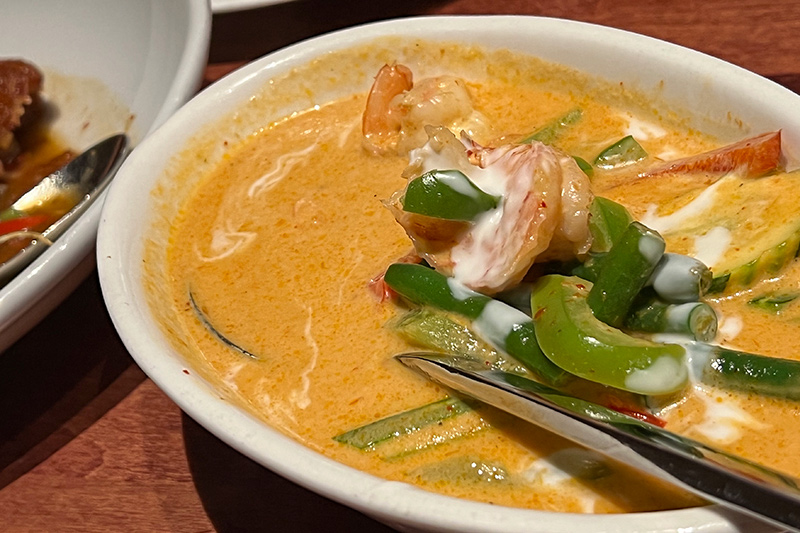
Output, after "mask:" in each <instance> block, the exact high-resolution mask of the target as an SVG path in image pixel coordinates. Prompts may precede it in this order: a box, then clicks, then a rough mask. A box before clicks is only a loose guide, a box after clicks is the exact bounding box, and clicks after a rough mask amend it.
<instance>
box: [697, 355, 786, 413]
mask: <svg viewBox="0 0 800 533" xmlns="http://www.w3.org/2000/svg"><path fill="white" fill-rule="evenodd" d="M706 349H707V350H708V353H709V355H708V357H707V358H706V357H701V358H700V359H701V363H702V373H701V379H702V380H703V381H706V382H710V383H713V384H716V385H721V386H723V387H727V388H732V389H739V390H744V391H748V392H755V393H757V394H763V395H767V396H776V397H779V398H784V399H788V400H800V361H794V360H791V359H779V358H776V357H767V356H764V355H757V354H751V353H746V352H739V351H736V350H729V349H727V348H721V347H719V346H706Z"/></svg>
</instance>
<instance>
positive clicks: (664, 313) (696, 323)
mask: <svg viewBox="0 0 800 533" xmlns="http://www.w3.org/2000/svg"><path fill="white" fill-rule="evenodd" d="M625 327H626V328H627V329H630V330H633V331H644V332H648V333H680V334H683V335H688V336H690V337H691V338H692V339H693V340H698V341H703V342H708V341H711V340H713V339H714V337H715V336H716V334H717V314H716V313H715V312H714V310H713V309H712V308H711V306H709V305H708V304H707V303H705V302H687V303H681V304H671V303H667V302H665V301H663V300H660V299H659V298H657V297H656V296H655V295H649V296H647V295H643V296H641V297H640V298H637V301H636V302H635V303H634V306H633V308H632V309H631V312H630V314H629V315H628V316H627V317H626V318H625Z"/></svg>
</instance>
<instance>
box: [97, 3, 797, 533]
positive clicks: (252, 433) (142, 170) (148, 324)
mask: <svg viewBox="0 0 800 533" xmlns="http://www.w3.org/2000/svg"><path fill="white" fill-rule="evenodd" d="M510 25H522V26H524V27H525V29H526V30H529V31H533V30H536V31H546V32H560V31H565V30H567V31H569V32H576V33H579V34H580V35H582V37H581V39H582V40H586V39H590V40H591V39H617V40H619V41H620V45H624V46H628V45H638V46H639V48H640V49H644V51H645V52H647V53H650V54H663V55H664V56H665V57H667V58H670V60H673V61H675V60H680V61H687V60H688V61H689V62H690V63H691V64H692V66H694V67H696V68H703V69H707V68H710V69H712V70H715V71H717V72H724V73H727V74H734V75H735V76H740V77H743V79H744V80H745V81H747V82H748V83H757V84H758V86H759V87H760V88H761V89H763V90H764V91H766V92H768V93H769V94H770V96H772V97H775V98H778V99H779V100H780V99H781V98H782V99H783V100H784V101H785V100H786V99H787V98H792V99H794V100H796V98H797V95H795V94H794V93H791V92H790V91H788V90H786V89H784V88H782V87H780V86H778V85H777V84H774V83H773V82H771V81H769V80H766V79H764V78H761V77H760V76H757V75H756V74H753V73H751V72H749V71H746V70H744V69H741V68H740V67H737V66H735V65H732V64H730V63H727V62H725V61H723V60H720V59H717V58H714V57H711V56H708V55H706V54H703V53H701V52H698V51H695V50H691V49H688V48H684V47H681V46H679V45H675V44H672V43H668V42H665V41H661V40H658V39H655V38H652V37H647V36H643V35H639V34H635V33H632V32H628V31H625V30H619V29H616V28H610V27H606V26H600V25H596V24H590V23H585V22H578V21H572V20H564V19H556V18H549V17H534V16H520V15H489V16H485V15H483V16H481V15H477V16H426V17H409V18H399V19H392V20H385V21H380V22H375V23H368V24H364V25H359V26H355V27H351V28H346V29H343V30H338V31H335V32H332V33H328V34H324V35H321V36H317V37H314V38H311V39H307V40H305V41H301V42H299V43H296V44H294V45H291V46H288V47H286V48H283V49H281V50H278V51H275V52H272V53H270V54H267V55H265V56H263V57H261V58H259V59H257V60H255V61H253V62H251V63H249V64H247V65H245V66H243V67H242V68H240V69H238V70H236V71H234V72H233V73H231V74H228V75H227V76H225V77H224V78H222V79H221V80H219V81H217V82H216V83H214V84H212V85H210V86H209V87H207V88H206V89H204V90H203V91H202V92H200V93H199V94H198V95H197V96H195V97H194V98H193V99H192V100H190V101H189V102H188V103H187V104H186V105H184V107H183V108H181V109H180V110H179V111H178V112H177V113H176V114H175V115H174V116H173V117H172V118H171V119H170V120H168V121H167V122H166V123H165V124H164V125H162V126H161V127H160V128H159V129H158V130H156V131H155V132H154V133H153V134H152V135H151V136H150V137H148V138H147V139H145V141H144V142H143V143H142V144H141V145H140V147H139V148H137V150H136V151H134V153H133V154H132V155H131V156H130V157H129V159H128V160H127V161H126V162H125V164H124V165H123V168H122V169H121V170H120V172H119V175H120V176H121V178H122V179H118V180H115V182H114V183H113V184H112V186H111V188H110V191H109V195H108V199H107V201H106V203H105V206H104V209H103V217H102V223H101V227H100V231H99V233H98V250H97V254H98V268H99V274H100V282H101V287H102V292H103V296H104V299H105V301H106V305H107V307H108V309H109V312H110V315H111V318H112V321H113V323H114V325H115V327H116V328H117V331H118V333H119V334H120V337H121V338H122V340H123V342H124V344H125V345H126V347H127V348H128V350H129V351H130V353H131V354H132V356H133V357H134V359H135V360H136V362H137V363H138V364H139V365H140V366H141V367H142V369H143V370H144V371H145V373H146V374H147V375H148V376H149V377H150V378H151V379H152V380H153V381H154V382H155V383H156V384H157V385H158V386H159V388H161V389H162V390H163V391H164V392H165V393H166V394H167V395H168V396H169V397H170V398H171V399H172V400H173V401H174V402H175V403H176V404H178V405H179V406H180V407H181V409H183V410H184V411H185V412H186V413H187V414H188V415H189V416H191V417H192V418H193V419H195V420H196V421H197V422H199V423H200V424H201V425H202V426H204V427H206V428H207V429H208V430H209V431H211V432H212V433H214V434H215V435H216V436H217V437H219V438H220V439H221V440H223V441H225V442H226V443H227V444H229V445H230V446H232V447H234V448H235V449H237V450H239V451H240V452H241V453H243V454H245V455H246V456H248V457H250V458H251V459H253V460H255V461H256V462H258V463H260V464H262V465H264V466H266V467H267V468H269V469H271V470H273V471H274V472H276V473H278V474H280V475H282V476H284V477H286V478H288V479H290V480H292V481H293V482H295V483H298V484H299V485H302V486H304V487H306V488H309V489H311V490H313V491H315V492H317V493H319V494H322V495H324V496H326V497H328V498H330V499H332V500H335V501H338V502H340V503H343V504H345V505H347V506H349V507H352V508H355V509H357V510H359V511H362V512H364V513H366V514H369V515H371V516H373V517H375V518H377V519H378V520H381V521H384V522H387V523H390V524H401V525H402V526H403V527H422V528H430V527H433V530H437V531H465V532H467V531H475V532H478V531H501V530H502V531H505V532H514V531H520V532H521V531H531V525H532V524H535V525H536V527H538V528H541V529H540V530H541V531H548V532H552V533H561V532H563V533H567V532H571V531H575V530H583V529H586V530H589V529H591V530H602V531H608V532H612V531H619V532H623V531H661V532H668V531H669V532H673V531H674V532H677V531H687V530H689V529H687V528H700V527H702V528H703V531H705V532H723V531H724V532H731V531H736V530H739V529H741V530H746V531H753V529H752V528H753V527H755V525H754V524H759V525H760V524H761V523H760V522H754V521H752V522H751V521H750V519H748V518H746V517H744V516H743V515H739V514H736V513H730V512H728V511H727V510H726V509H724V508H722V507H720V506H717V505H710V506H707V507H696V508H689V509H680V510H672V511H655V512H646V513H627V514H624V515H581V514H571V513H558V512H550V511H535V510H527V509H515V508H508V507H500V506H494V505H490V504H484V503H477V502H472V501H466V500H460V499H456V498H453V497H448V496H443V495H439V494H434V493H430V492H427V491H424V490H422V489H419V488H416V487H413V486H411V485H407V484H404V483H400V482H394V481H386V480H383V479H380V478H377V477H375V476H373V475H371V474H366V473H364V472H360V471H358V470H356V469H354V468H351V467H348V466H345V465H342V464H340V463H337V462H335V461H333V460H331V459H329V458H327V457H325V456H323V455H321V454H319V453H317V452H314V451H312V450H310V449H309V448H306V447H304V446H302V445H300V444H298V443H297V442H296V441H294V440H293V439H291V438H289V437H287V436H285V435H283V434H282V433H280V432H279V431H277V430H275V429H273V428H272V427H270V426H268V425H266V424H265V423H264V422H261V421H260V420H258V419H257V418H255V417H254V416H253V415H251V414H249V413H247V412H244V411H243V410H241V409H240V408H238V407H236V406H234V405H232V404H230V403H228V402H227V401H225V400H224V399H222V398H220V397H219V395H217V394H214V393H213V391H211V390H210V389H209V388H208V387H207V386H206V385H204V383H202V382H201V381H200V380H198V379H197V378H195V377H194V376H191V375H187V374H186V373H185V370H186V366H185V365H183V364H182V363H181V362H180V361H177V360H175V359H173V358H172V357H166V356H163V351H164V350H167V351H172V349H171V347H170V345H169V344H168V341H166V340H165V339H164V336H163V334H161V330H159V329H157V330H154V329H153V327H154V326H155V325H154V323H153V322H152V317H151V316H150V317H149V316H147V315H148V312H149V310H148V311H144V312H143V311H142V309H141V307H140V306H141V303H142V300H141V297H142V293H141V287H139V286H138V285H137V282H136V279H133V278H135V276H133V277H132V276H131V274H135V272H136V270H131V269H130V264H129V263H130V262H131V261H132V260H131V259H129V257H133V256H135V252H134V251H133V250H134V249H137V247H139V246H140V244H137V243H132V242H130V241H129V240H127V239H126V237H127V236H129V235H128V234H127V233H126V232H125V230H124V225H125V222H124V221H123V220H120V218H121V216H120V215H119V214H118V213H117V214H115V211H119V210H120V208H121V207H122V206H124V205H125V203H127V202H130V201H131V195H135V194H136V192H137V191H136V188H135V187H134V184H133V183H132V182H133V180H132V179H129V177H128V176H129V175H132V174H138V175H139V176H140V177H141V176H142V175H147V174H148V172H149V173H150V174H151V176H152V174H153V173H155V174H161V173H162V171H163V168H164V166H165V164H166V162H167V161H168V160H169V153H170V150H169V149H168V148H167V147H168V146H170V145H172V146H173V148H174V150H173V152H174V151H175V150H177V149H179V148H180V147H182V146H183V145H184V143H185V142H186V141H187V140H189V138H190V136H191V134H192V133H193V132H194V131H196V130H197V129H198V128H199V127H200V126H202V125H203V124H207V123H209V122H211V121H213V120H215V119H216V118H218V116H220V115H214V116H205V118H203V119H199V118H198V117H199V116H200V115H204V113H206V112H208V110H209V108H210V107H211V106H212V105H220V104H221V103H222V102H223V101H226V100H228V99H231V98H232V97H234V96H236V95H239V94H240V93H242V94H244V93H243V91H246V90H247V87H249V86H250V85H252V84H253V83H254V82H258V81H259V80H262V79H268V75H269V74H274V73H275V71H277V72H278V73H280V71H281V69H282V68H286V66H287V65H289V66H291V65H296V64H303V63H306V62H308V61H309V60H311V59H314V58H316V57H318V56H320V55H323V54H324V53H326V52H328V51H331V50H339V49H343V48H348V47H351V46H355V45H357V44H359V43H364V42H368V41H370V40H373V39H375V38H379V37H383V36H386V35H400V36H409V35H410V36H412V37H421V36H424V35H423V32H425V31H430V30H437V31H436V33H435V35H436V37H435V39H431V40H441V41H451V40H455V38H454V37H453V35H454V34H456V33H458V32H461V33H459V35H462V37H463V35H466V33H467V32H468V31H470V30H474V29H475V28H478V27H480V28H481V29H482V30H487V29H490V30H492V31H496V32H497V31H502V30H503V28H504V27H509V26H510ZM442 28H445V31H444V32H442V31H439V30H442ZM640 53H642V52H641V50H640ZM762 96H764V95H763V92H762ZM235 107H236V106H234V107H233V109H235ZM222 114H226V113H222ZM187 124H188V125H191V124H194V127H191V128H189V130H186V129H185V127H186V125H187ZM146 179H147V178H146ZM149 179H150V181H147V183H148V185H152V184H154V183H156V182H157V178H156V177H151V178H149ZM147 189H148V190H150V189H149V188H147ZM139 194H140V195H141V194H144V193H142V192H141V191H139ZM134 263H135V261H134ZM134 268H138V265H135V266H134ZM152 334H155V340H153V338H150V337H149V335H152ZM285 448H288V449H285ZM310 465H314V467H313V468H310V467H309V466H310ZM343 478H344V479H347V480H348V481H350V483H349V484H348V485H347V486H342V485H343V483H342V479H343ZM565 517H569V520H568V523H566V524H565V521H564V518H565ZM692 530H693V529H692Z"/></svg>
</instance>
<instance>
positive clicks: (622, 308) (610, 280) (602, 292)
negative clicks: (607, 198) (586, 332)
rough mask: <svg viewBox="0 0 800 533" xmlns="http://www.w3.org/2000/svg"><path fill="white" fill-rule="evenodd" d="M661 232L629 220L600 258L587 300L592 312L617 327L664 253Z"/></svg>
mask: <svg viewBox="0 0 800 533" xmlns="http://www.w3.org/2000/svg"><path fill="white" fill-rule="evenodd" d="M665 247H666V244H665V243H664V239H663V238H661V235H659V234H658V233H656V232H655V231H653V230H651V229H649V228H647V227H646V226H644V225H642V224H640V223H638V222H632V223H631V224H629V225H628V228H627V229H626V230H625V232H624V233H623V234H622V236H621V237H620V239H619V241H618V242H617V243H616V244H614V247H613V248H611V251H610V252H608V255H606V256H605V258H604V259H603V262H602V269H601V270H600V272H599V274H598V276H597V280H596V281H595V282H594V286H593V287H592V290H591V292H590V293H589V298H588V303H589V307H591V308H592V311H593V312H594V314H595V316H596V317H597V318H598V319H600V320H602V321H603V322H605V323H606V324H610V325H612V326H614V327H621V326H622V325H623V323H624V321H625V317H626V316H627V315H628V311H629V310H630V308H631V305H632V304H633V300H634V299H635V298H636V296H637V295H638V294H639V291H641V290H642V288H643V287H644V286H645V284H646V283H647V280H648V279H650V275H651V274H652V273H653V270H654V269H655V268H656V265H657V264H658V262H659V261H660V260H661V257H662V256H663V255H664V249H665Z"/></svg>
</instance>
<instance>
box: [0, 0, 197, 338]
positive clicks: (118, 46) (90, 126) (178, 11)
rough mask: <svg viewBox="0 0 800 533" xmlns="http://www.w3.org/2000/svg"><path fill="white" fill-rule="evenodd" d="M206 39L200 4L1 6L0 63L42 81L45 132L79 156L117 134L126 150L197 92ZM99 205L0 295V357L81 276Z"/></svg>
mask: <svg viewBox="0 0 800 533" xmlns="http://www.w3.org/2000/svg"><path fill="white" fill-rule="evenodd" d="M210 31H211V15H210V11H209V8H208V5H207V3H206V2H204V1H203V0H170V1H169V2H163V1H161V0H136V1H133V2H131V1H126V0H113V1H96V0H95V1H92V0H71V1H69V2H62V1H59V0H35V1H30V0H3V16H2V17H0V57H6V58H9V57H18V58H22V59H26V60H29V61H31V62H33V63H34V64H36V65H37V66H39V67H40V68H41V69H42V70H43V71H44V74H45V78H44V92H45V96H46V98H47V99H48V100H50V101H51V102H53V103H54V105H55V106H56V108H57V109H58V118H57V119H56V122H55V124H54V127H55V130H56V131H57V132H58V134H59V135H60V137H62V138H63V139H64V140H65V141H66V142H67V143H68V145H69V147H70V148H72V149H73V150H76V151H80V150H83V149H85V148H87V147H88V146H91V145H92V144H94V142H96V141H99V140H100V139H102V138H103V137H105V136H106V135H109V134H111V133H115V132H119V131H127V132H128V134H129V135H130V138H131V141H132V143H133V144H136V143H137V142H139V141H140V140H141V139H142V138H144V136H145V135H147V134H148V133H149V132H150V131H152V130H153V129H155V127H156V126H158V125H159V124H161V123H162V122H164V120H166V119H167V117H169V116H170V115H171V114H172V113H173V112H174V111H175V110H176V109H177V108H178V107H180V106H181V105H182V104H183V103H184V102H186V100H188V99H189V98H190V97H191V96H192V95H193V94H194V93H195V92H196V90H197V88H198V86H199V83H200V79H201V76H202V72H203V68H204V67H205V63H206V58H207V54H208V42H209V38H210ZM131 119H132V120H131ZM102 201H103V197H100V198H99V199H98V201H97V202H95V204H94V205H93V206H92V207H91V208H90V209H89V210H88V211H87V212H86V213H84V214H83V215H82V216H81V217H80V219H79V220H78V221H77V222H76V223H75V224H74V225H73V226H72V227H71V228H70V229H69V230H68V231H67V233H66V234H65V235H63V236H62V237H61V238H60V239H59V240H58V241H57V242H56V243H55V245H54V246H52V247H50V248H49V249H48V250H47V251H45V252H44V253H43V254H42V255H41V256H40V257H39V258H38V259H37V260H36V261H34V262H33V263H32V264H31V265H29V266H28V267H27V268H26V269H25V270H24V271H23V272H22V273H20V274H19V275H17V276H16V277H15V278H14V279H13V280H12V281H11V282H10V283H9V284H8V285H6V286H5V287H3V288H2V289H0V351H2V350H4V349H6V348H7V347H8V346H10V345H11V344H12V343H13V342H14V341H16V340H17V339H18V338H19V337H21V336H22V335H23V334H24V333H26V332H27V331H28V330H29V329H30V328H32V327H33V326H34V325H36V323H37V322H38V321H39V320H41V319H42V318H43V317H44V316H45V315H46V314H47V313H48V312H49V311H50V310H52V309H53V308H54V307H55V306H56V305H58V304H59V303H60V302H61V301H62V300H63V299H64V298H65V297H66V296H67V295H68V294H69V293H70V292H72V290H73V289H74V288H75V287H76V286H77V285H78V283H79V282H80V281H82V280H83V279H84V278H85V277H86V275H88V273H89V272H91V269H92V268H93V266H94V257H93V254H92V251H93V247H94V243H95V237H96V232H97V225H98V222H99V220H100V209H101V207H102Z"/></svg>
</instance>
